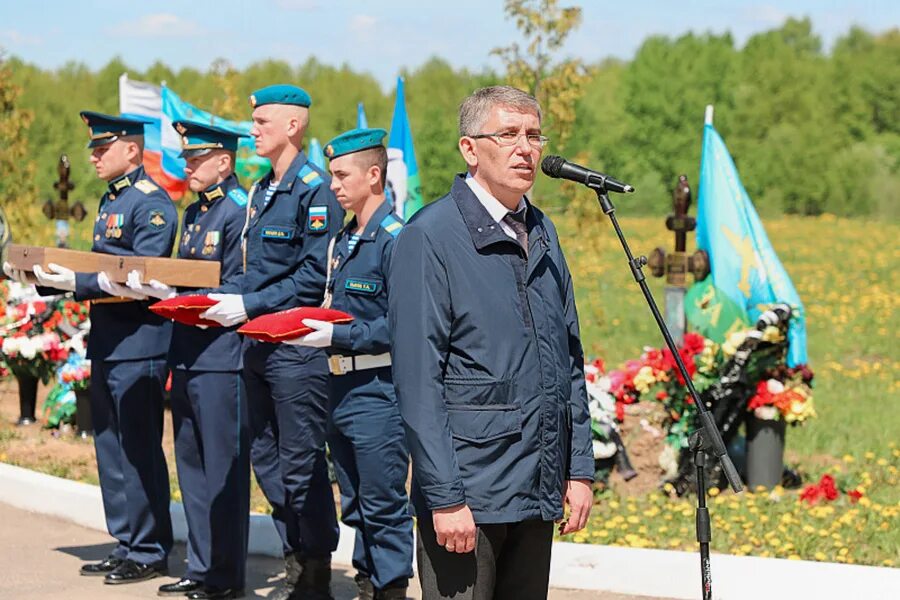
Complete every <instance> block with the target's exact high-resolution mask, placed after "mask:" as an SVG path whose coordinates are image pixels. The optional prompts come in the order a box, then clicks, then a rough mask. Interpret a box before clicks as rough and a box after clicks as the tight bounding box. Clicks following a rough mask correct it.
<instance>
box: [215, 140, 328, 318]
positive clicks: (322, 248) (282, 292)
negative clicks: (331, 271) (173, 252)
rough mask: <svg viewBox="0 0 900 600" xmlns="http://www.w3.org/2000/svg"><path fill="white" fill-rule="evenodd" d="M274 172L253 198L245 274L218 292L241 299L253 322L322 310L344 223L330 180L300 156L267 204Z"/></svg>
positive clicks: (262, 181) (246, 239)
mask: <svg viewBox="0 0 900 600" xmlns="http://www.w3.org/2000/svg"><path fill="white" fill-rule="evenodd" d="M272 177H273V173H271V172H270V173H269V174H268V175H266V176H265V177H263V178H262V180H260V181H259V182H258V183H257V184H256V187H255V191H254V193H253V197H252V198H250V205H249V213H248V215H247V226H246V231H245V232H244V257H245V263H244V273H243V274H242V275H239V276H237V277H235V278H233V279H232V280H231V281H228V282H226V283H225V284H224V285H223V286H222V287H221V288H220V289H219V291H220V292H222V293H230V294H242V295H243V297H244V308H245V310H246V311H247V316H248V317H249V318H251V319H252V318H254V317H258V316H259V315H262V314H266V313H271V312H275V311H279V310H285V309H288V308H293V307H295V306H319V305H320V304H321V303H322V298H323V296H324V294H325V255H326V253H327V251H328V242H329V240H330V239H331V238H332V237H334V235H336V234H337V232H338V231H339V230H340V228H341V226H342V225H343V224H344V210H343V209H342V208H341V206H340V204H338V202H337V199H336V198H335V197H334V193H333V192H332V191H331V190H330V189H329V183H330V181H331V178H330V177H328V176H327V175H325V173H324V172H323V171H322V170H321V169H319V168H318V167H316V166H315V165H313V164H311V163H309V162H307V159H306V155H305V154H304V153H303V152H300V153H299V154H298V155H297V156H296V157H295V158H294V160H293V162H292V163H291V166H290V167H289V168H288V170H287V172H285V174H284V177H283V178H282V180H281V181H280V182H279V183H278V187H277V188H276V190H275V193H274V194H273V195H272V198H271V200H270V201H269V202H268V203H267V202H265V196H266V189H267V188H268V186H269V183H270V182H271V181H272Z"/></svg>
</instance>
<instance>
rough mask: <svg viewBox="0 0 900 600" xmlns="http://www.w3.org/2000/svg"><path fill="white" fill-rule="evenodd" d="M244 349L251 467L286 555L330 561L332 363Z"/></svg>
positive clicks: (308, 352) (275, 348)
mask: <svg viewBox="0 0 900 600" xmlns="http://www.w3.org/2000/svg"><path fill="white" fill-rule="evenodd" d="M244 345H245V350H244V382H245V384H246V386H247V399H248V408H249V412H250V427H251V432H252V441H251V443H250V462H251V464H252V465H253V472H254V474H255V475H256V480H257V481H258V482H259V487H260V488H262V491H263V493H264V494H265V496H266V499H267V500H268V501H269V504H271V505H272V520H273V521H274V523H275V528H276V529H277V530H278V535H279V536H280V537H281V542H282V545H283V549H284V552H285V554H286V555H287V554H296V555H297V556H298V557H300V558H321V557H328V556H330V554H331V553H332V552H333V551H334V550H335V549H336V548H337V542H338V526H337V513H336V510H335V506H334V496H333V494H332V491H331V483H330V482H329V480H328V466H327V464H326V462H325V429H326V423H327V410H328V377H329V374H328V361H327V358H326V356H325V353H324V352H323V351H322V350H318V349H314V348H304V347H298V346H288V345H285V344H267V343H262V342H256V341H252V340H245V342H244Z"/></svg>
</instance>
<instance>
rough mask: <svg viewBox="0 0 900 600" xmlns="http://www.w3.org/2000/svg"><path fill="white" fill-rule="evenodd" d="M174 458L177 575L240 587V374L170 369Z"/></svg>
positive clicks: (246, 432)
mask: <svg viewBox="0 0 900 600" xmlns="http://www.w3.org/2000/svg"><path fill="white" fill-rule="evenodd" d="M171 397H172V424H173V426H174V427H173V429H174V433H175V464H176V466H177V468H178V485H179V487H180V488H181V496H182V502H183V503H184V513H185V518H186V520H187V526H188V541H187V563H188V564H187V571H186V572H185V574H184V576H185V577H187V578H188V579H193V580H195V581H202V582H204V583H205V584H206V585H207V586H211V587H217V588H233V589H242V588H243V587H244V580H245V574H246V563H247V535H248V529H249V523H250V447H249V446H250V424H249V422H248V418H249V417H248V414H247V394H246V392H245V388H244V382H243V378H242V377H241V373H239V372H236V371H225V372H208V371H187V370H184V369H176V370H174V371H173V372H172V393H171Z"/></svg>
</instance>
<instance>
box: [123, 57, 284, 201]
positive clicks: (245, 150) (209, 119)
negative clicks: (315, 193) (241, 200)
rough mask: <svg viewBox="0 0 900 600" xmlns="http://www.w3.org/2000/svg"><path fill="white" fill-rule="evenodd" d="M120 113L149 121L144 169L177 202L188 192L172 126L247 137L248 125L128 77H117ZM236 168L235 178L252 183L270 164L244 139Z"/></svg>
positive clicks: (251, 143)
mask: <svg viewBox="0 0 900 600" xmlns="http://www.w3.org/2000/svg"><path fill="white" fill-rule="evenodd" d="M119 112H120V113H121V114H122V116H128V117H139V118H142V119H146V120H147V121H150V124H149V125H145V126H144V169H145V170H146V171H147V173H148V174H149V175H150V177H152V178H153V180H154V181H156V183H158V184H159V185H161V186H162V187H163V188H165V190H166V191H167V192H168V193H169V196H171V197H172V200H178V199H180V198H181V197H182V196H183V195H184V193H185V191H187V181H186V180H185V176H184V165H185V161H184V159H183V158H181V157H180V156H179V154H181V138H180V137H179V136H178V133H177V132H176V131H175V129H174V128H173V127H172V123H173V122H175V121H180V120H182V119H187V120H191V121H197V122H200V123H209V124H210V125H216V126H217V127H224V128H226V129H231V130H233V131H236V132H239V133H244V134H248V133H249V132H250V127H251V123H250V122H249V121H241V122H238V121H228V120H226V119H222V118H220V117H217V116H216V115H214V114H212V113H209V112H207V111H205V110H203V109H201V108H197V107H196V106H194V105H193V104H190V103H188V102H185V101H184V100H182V99H181V98H179V97H178V94H176V93H175V92H173V91H172V90H170V89H169V88H167V87H166V86H165V85H162V86H158V85H153V84H152V83H146V82H143V81H134V80H131V79H129V78H128V74H127V73H123V74H122V76H121V77H119ZM235 167H236V168H235V171H236V172H237V174H238V176H240V177H243V178H246V179H250V180H254V179H259V178H260V177H261V176H262V174H263V173H265V171H267V170H268V168H269V161H268V160H266V159H265V158H262V157H260V156H258V155H257V154H256V146H255V144H254V141H253V138H252V137H245V138H240V139H239V140H238V151H237V164H236V165H235Z"/></svg>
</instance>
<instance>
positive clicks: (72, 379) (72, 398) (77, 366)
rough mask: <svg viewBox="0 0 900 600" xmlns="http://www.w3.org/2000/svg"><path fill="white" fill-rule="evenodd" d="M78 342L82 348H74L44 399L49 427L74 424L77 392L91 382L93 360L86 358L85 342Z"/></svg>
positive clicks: (58, 371)
mask: <svg viewBox="0 0 900 600" xmlns="http://www.w3.org/2000/svg"><path fill="white" fill-rule="evenodd" d="M79 337H81V336H79ZM73 339H76V338H73ZM77 343H79V344H80V345H81V346H82V348H81V349H79V348H77V347H75V348H72V352H71V353H70V354H69V357H68V359H67V360H66V362H65V363H64V364H63V365H62V366H60V368H59V369H58V370H57V372H56V383H55V385H54V386H53V389H51V390H50V393H49V394H47V398H46V399H45V400H44V416H45V417H46V419H47V427H59V426H60V425H61V424H63V423H68V424H74V423H75V412H76V406H77V404H76V395H75V392H76V391H81V390H86V389H87V388H88V385H89V384H90V377H91V362H90V361H89V360H87V359H85V358H84V354H83V343H81V341H80V340H78V342H77Z"/></svg>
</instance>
